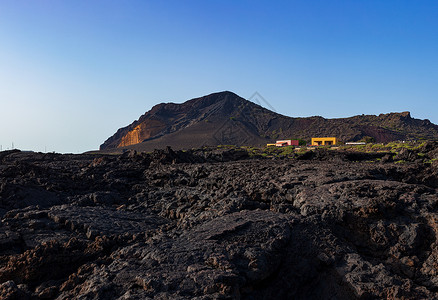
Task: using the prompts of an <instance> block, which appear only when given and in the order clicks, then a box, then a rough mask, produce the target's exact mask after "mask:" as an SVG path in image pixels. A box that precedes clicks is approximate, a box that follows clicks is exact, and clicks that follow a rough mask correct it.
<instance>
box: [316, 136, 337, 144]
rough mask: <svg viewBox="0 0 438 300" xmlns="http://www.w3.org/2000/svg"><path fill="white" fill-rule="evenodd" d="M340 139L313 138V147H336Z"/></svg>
mask: <svg viewBox="0 0 438 300" xmlns="http://www.w3.org/2000/svg"><path fill="white" fill-rule="evenodd" d="M337 143H338V139H337V138H335V137H322V138H312V146H326V145H336V144H337Z"/></svg>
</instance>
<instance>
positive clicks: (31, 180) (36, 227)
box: [0, 143, 438, 299]
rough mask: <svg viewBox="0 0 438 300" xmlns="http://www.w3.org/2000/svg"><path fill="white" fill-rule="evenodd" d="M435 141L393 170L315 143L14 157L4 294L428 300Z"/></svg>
mask: <svg viewBox="0 0 438 300" xmlns="http://www.w3.org/2000/svg"><path fill="white" fill-rule="evenodd" d="M430 145H432V146H430ZM430 145H429V144H427V145H423V146H424V147H423V148H424V149H421V150H418V149H416V150H409V151H407V152H406V151H400V152H399V154H398V155H400V156H398V157H397V158H396V161H395V162H392V160H391V158H392V155H391V154H388V153H378V154H376V153H374V154H373V153H350V152H346V151H336V150H325V149H323V150H321V149H317V150H314V151H310V152H308V153H309V154H305V155H304V156H299V155H298V156H297V157H296V158H293V157H295V156H291V157H292V158H287V159H276V158H274V159H270V160H267V159H254V158H251V159H250V158H249V157H248V155H247V154H245V153H244V152H242V150H241V149H239V148H232V147H224V148H207V147H206V148H203V149H194V150H188V151H175V150H172V149H170V148H168V149H166V150H157V151H155V152H153V153H140V152H133V151H132V152H126V153H125V154H123V155H119V156H114V155H56V154H50V155H46V154H38V153H23V152H11V153H9V154H7V155H4V156H3V157H2V162H1V169H0V170H1V172H0V207H1V208H2V213H1V224H0V298H1V299H76V298H79V299H382V298H391V299H437V298H438V280H437V279H436V278H437V276H436V275H437V272H436V270H437V268H438V265H437V261H438V244H437V240H438V217H437V214H438V195H437V188H438V168H436V166H435V165H434V161H432V163H431V162H430V161H429V160H431V159H432V157H433V155H434V153H435V151H436V148H435V144H433V143H432V144H430ZM419 151H422V152H421V153H423V156H422V157H424V158H427V159H424V161H423V160H422V161H421V162H419V161H418V157H419V155H418V153H419ZM385 157H386V158H385ZM378 158H381V160H380V161H381V162H385V163H379V162H378V160H377V159H378ZM400 161H403V163H401V162H400Z"/></svg>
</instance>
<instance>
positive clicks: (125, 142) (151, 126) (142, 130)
mask: <svg viewBox="0 0 438 300" xmlns="http://www.w3.org/2000/svg"><path fill="white" fill-rule="evenodd" d="M165 127H166V125H165V124H164V123H163V122H161V121H158V120H147V121H145V122H143V123H141V124H139V125H137V126H135V128H134V129H132V130H131V131H129V132H128V133H127V134H126V135H125V136H124V137H122V139H121V141H120V143H119V144H118V146H117V148H121V147H126V146H130V145H135V144H138V143H141V142H143V141H144V140H146V139H149V138H151V137H154V136H156V135H157V134H158V133H160V132H161V131H162V130H163V129H164V128H165Z"/></svg>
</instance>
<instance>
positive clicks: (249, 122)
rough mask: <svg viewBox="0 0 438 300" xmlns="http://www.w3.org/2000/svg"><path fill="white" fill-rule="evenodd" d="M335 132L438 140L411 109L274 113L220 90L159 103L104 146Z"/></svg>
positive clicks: (149, 146) (343, 136) (254, 142)
mask: <svg viewBox="0 0 438 300" xmlns="http://www.w3.org/2000/svg"><path fill="white" fill-rule="evenodd" d="M322 136H335V137H338V138H339V140H341V141H344V142H347V141H358V140H361V139H362V138H364V137H372V138H374V139H375V141H376V142H389V141H393V140H416V139H428V140H438V126H437V125H435V124H433V123H431V122H430V121H429V120H420V119H415V118H412V117H411V115H410V113H409V112H401V113H389V114H380V115H379V116H374V115H360V116H354V117H350V118H338V119H325V118H323V117H307V118H293V117H287V116H283V115H281V114H278V113H275V112H273V111H270V110H268V109H266V108H264V107H262V106H260V105H257V104H255V103H253V102H250V101H248V100H245V99H244V98H242V97H239V96H238V95H236V94H234V93H232V92H228V91H226V92H219V93H214V94H211V95H207V96H204V97H200V98H195V99H192V100H189V101H186V102H184V103H181V104H175V103H161V104H158V105H155V106H154V107H153V108H152V109H151V110H150V111H148V112H146V113H145V114H144V115H142V116H141V117H140V118H139V119H138V120H137V121H135V122H133V123H132V124H131V125H129V126H126V127H123V128H120V129H119V130H118V131H117V132H116V133H115V134H114V135H113V136H111V137H110V138H108V139H107V140H106V141H105V142H104V143H103V144H102V145H101V146H100V149H101V150H115V149H119V150H121V149H136V150H139V151H151V150H153V149H155V148H164V147H166V146H171V147H172V148H175V149H189V148H197V147H202V146H216V145H238V146H242V145H251V146H260V145H264V144H266V143H269V142H272V141H275V140H276V139H286V138H296V139H298V138H300V139H304V140H310V138H311V137H322Z"/></svg>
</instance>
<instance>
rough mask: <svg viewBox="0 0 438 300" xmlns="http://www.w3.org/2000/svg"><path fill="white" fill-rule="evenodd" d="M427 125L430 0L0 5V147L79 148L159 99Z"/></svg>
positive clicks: (432, 86)
mask: <svg viewBox="0 0 438 300" xmlns="http://www.w3.org/2000/svg"><path fill="white" fill-rule="evenodd" d="M225 90H228V91H232V92H234V93H236V94H238V95H240V96H241V97H243V98H246V99H248V98H249V97H250V96H251V95H253V94H254V93H255V92H258V93H259V94H260V95H262V96H263V98H264V99H266V101H267V102H268V103H269V106H267V105H265V104H264V103H261V104H262V105H263V106H265V107H267V108H269V107H273V108H275V111H276V112H278V113H281V114H283V115H287V116H291V117H307V116H315V115H319V116H323V117H325V118H339V117H350V116H353V115H359V114H374V115H378V114H380V113H389V112H402V111H410V112H411V116H412V117H415V118H419V119H429V120H430V121H432V122H433V123H435V124H438V114H437V112H438V101H437V100H438V99H437V98H438V1H436V0H433V1H427V0H420V1H412V0H384V1H382V0H344V1H341V0H330V1H326V0H311V1H309V0H302V1H294V0H289V1H256V0H251V1H238V0H232V1H231V0H221V1H219V0H217V1H213V0H202V1H201V0H199V1H194V0H185V1H171V0H168V1H148V0H138V1H136V0H129V1H121V0H118V1H116V0H105V1H99V0H93V1H88V0H75V1H67V0H53V1H52V0H34V1H24V0H2V1H0V147H1V150H7V149H10V148H12V145H14V147H15V148H18V149H21V150H33V151H41V152H53V151H55V152H60V153H81V152H85V151H88V150H93V149H98V148H99V145H100V144H102V143H103V142H104V141H105V140H106V139H107V138H108V137H110V136H111V135H113V134H114V133H115V132H116V131H117V129H118V128H120V127H124V126H127V125H129V124H130V123H131V122H133V121H134V120H136V119H138V118H139V116H140V115H142V114H143V113H145V112H146V111H148V110H149V109H150V108H151V107H152V106H154V105H155V104H158V103H161V102H175V103H182V102H184V101H186V100H189V99H192V98H196V97H200V96H203V95H207V94H211V93H214V92H219V91H225Z"/></svg>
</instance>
